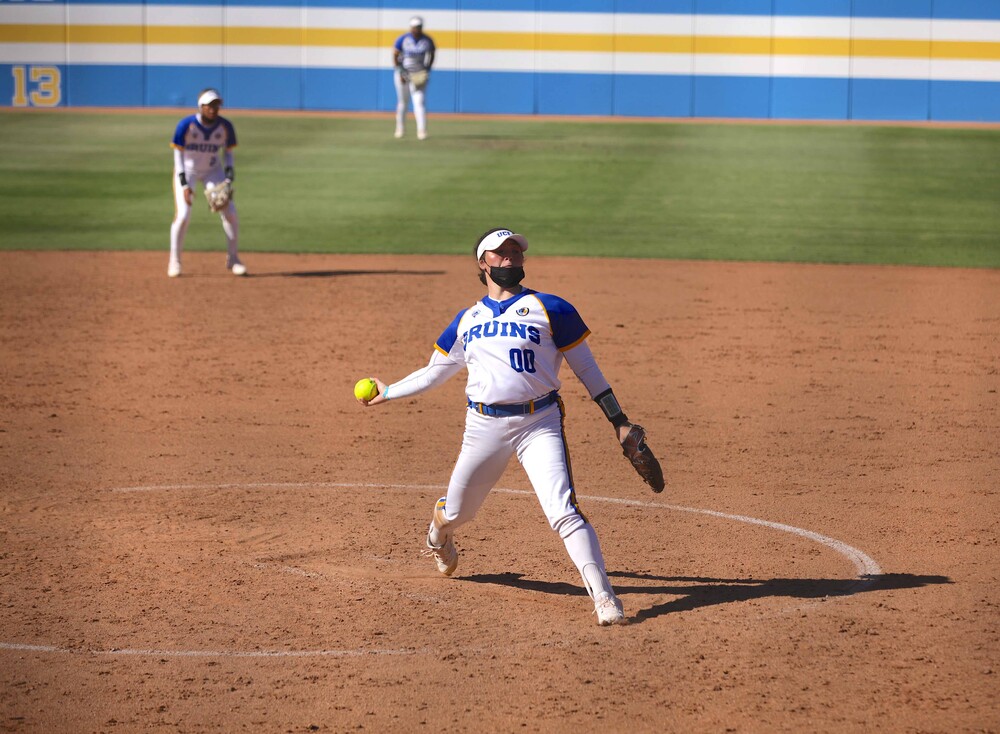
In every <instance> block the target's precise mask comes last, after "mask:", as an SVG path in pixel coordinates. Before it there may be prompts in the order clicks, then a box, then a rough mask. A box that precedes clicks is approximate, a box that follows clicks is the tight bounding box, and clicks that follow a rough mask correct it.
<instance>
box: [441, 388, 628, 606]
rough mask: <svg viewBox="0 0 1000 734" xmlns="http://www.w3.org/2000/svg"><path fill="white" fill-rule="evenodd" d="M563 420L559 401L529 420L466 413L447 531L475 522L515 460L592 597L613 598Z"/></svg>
mask: <svg viewBox="0 0 1000 734" xmlns="http://www.w3.org/2000/svg"><path fill="white" fill-rule="evenodd" d="M564 417H565V409H564V406H563V403H562V400H561V399H560V400H558V401H557V403H555V404H553V405H551V406H549V407H547V408H544V409H542V410H541V411H539V412H537V413H534V414H531V415H515V416H496V417H494V416H488V415H481V414H479V413H477V412H476V411H474V410H468V411H467V415H466V419H465V434H464V436H463V437H462V450H461V452H460V453H459V456H458V460H457V462H456V463H455V468H454V470H453V471H452V475H451V480H450V482H449V483H448V494H447V495H446V499H445V510H444V517H445V520H446V521H447V526H446V529H445V530H444V532H445V533H446V534H451V533H452V532H453V531H454V530H455V529H456V528H458V527H460V526H461V525H464V524H465V523H467V522H469V521H470V520H472V519H473V518H474V517H475V515H476V513H477V512H478V511H479V508H480V507H481V506H482V504H483V502H484V501H485V499H486V495H488V494H489V492H490V490H491V489H492V488H493V487H494V485H496V483H497V481H498V480H499V479H500V475H501V474H503V472H504V469H505V468H506V467H507V464H508V462H509V461H510V457H511V456H512V455H516V456H517V460H518V461H519V462H520V463H521V466H523V467H524V471H525V473H526V474H527V475H528V479H529V481H530V482H531V486H532V487H533V488H534V490H535V496H536V497H537V498H538V502H539V504H540V505H541V506H542V511H543V512H544V513H545V517H546V519H547V520H548V521H549V526H550V527H551V528H552V529H553V530H555V531H556V532H558V533H559V537H561V538H562V540H563V544H564V545H565V546H566V552H567V553H568V554H569V557H570V559H571V560H572V561H573V563H574V565H575V566H576V567H577V570H578V571H579V572H580V575H581V577H582V578H583V580H584V583H585V585H586V587H587V590H588V592H590V594H591V596H594V595H596V594H599V593H601V592H602V591H607V592H609V593H612V589H611V585H610V583H609V582H608V579H607V572H606V571H605V566H604V556H603V555H602V553H601V546H600V542H599V541H598V539H597V533H596V532H595V531H594V527H593V526H592V525H591V524H590V523H589V522H587V520H586V519H585V518H584V516H583V513H582V512H581V510H580V508H579V506H578V504H577V501H576V493H575V491H574V488H573V480H572V469H571V466H570V458H569V449H568V447H567V445H566V438H565V434H564V432H563V419H564ZM431 530H432V537H431V541H432V542H434V543H435V544H439V543H440V542H443V541H444V540H445V539H446V538H444V537H442V536H441V533H440V531H438V532H435V529H434V527H433V524H432V527H431ZM435 535H436V536H437V537H433V536H435Z"/></svg>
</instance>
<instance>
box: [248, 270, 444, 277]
mask: <svg viewBox="0 0 1000 734" xmlns="http://www.w3.org/2000/svg"><path fill="white" fill-rule="evenodd" d="M444 274H445V271H443V270H292V271H285V272H277V273H251V274H249V275H247V276H246V277H248V278H343V277H347V276H349V275H444Z"/></svg>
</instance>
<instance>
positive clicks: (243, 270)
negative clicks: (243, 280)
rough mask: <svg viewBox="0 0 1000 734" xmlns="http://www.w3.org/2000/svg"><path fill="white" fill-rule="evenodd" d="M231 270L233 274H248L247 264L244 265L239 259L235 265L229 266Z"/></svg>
mask: <svg viewBox="0 0 1000 734" xmlns="http://www.w3.org/2000/svg"><path fill="white" fill-rule="evenodd" d="M229 270H230V272H231V273H232V274H233V275H246V274H247V266H246V265H244V264H243V263H241V262H240V261H239V260H237V261H236V262H234V263H233V265H232V267H231V268H229Z"/></svg>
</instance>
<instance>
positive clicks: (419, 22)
mask: <svg viewBox="0 0 1000 734" xmlns="http://www.w3.org/2000/svg"><path fill="white" fill-rule="evenodd" d="M423 27H424V19H423V18H421V17H420V16H419V15H415V16H414V17H412V18H410V28H423Z"/></svg>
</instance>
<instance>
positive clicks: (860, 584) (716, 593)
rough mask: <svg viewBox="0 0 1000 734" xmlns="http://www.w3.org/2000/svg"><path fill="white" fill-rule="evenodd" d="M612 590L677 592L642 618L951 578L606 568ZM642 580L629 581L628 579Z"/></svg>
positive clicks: (567, 587)
mask: <svg viewBox="0 0 1000 734" xmlns="http://www.w3.org/2000/svg"><path fill="white" fill-rule="evenodd" d="M608 575H609V576H611V577H612V578H613V579H614V587H615V593H617V594H618V595H619V596H627V595H629V594H647V595H650V594H655V595H663V596H672V597H676V598H674V599H671V600H670V601H666V602H663V603H662V604H654V605H653V606H651V607H646V608H645V609H640V610H638V611H637V612H634V613H630V614H629V615H628V616H629V621H630V622H633V623H637V622H642V621H645V620H647V619H652V618H654V617H659V616H661V615H663V614H671V613H674V612H686V611H690V610H692V609H698V608H699V607H708V606H713V605H716V604H729V603H731V602H740V601H748V600H750V599H765V598H768V597H777V598H789V599H822V598H824V597H828V596H850V595H852V594H859V593H862V592H870V591H882V590H886V589H916V588H920V587H922V586H929V585H931V584H950V583H954V582H953V581H952V580H951V579H950V578H948V577H947V576H918V575H915V574H909V573H888V574H881V575H879V576H861V577H858V578H853V579H715V578H704V577H700V576H654V575H651V574H644V573H624V572H616V571H611V572H609V573H608ZM629 579H632V580H635V581H641V582H643V583H641V584H629V583H628V580H629ZM461 580H462V581H472V582H474V583H479V584H499V585H501V586H511V587H514V588H517V589H525V590H527V591H539V592H542V593H545V594H565V595H576V596H582V595H585V594H586V591H585V590H584V589H583V588H582V587H580V586H577V585H574V584H567V583H563V582H559V581H556V582H551V581H537V580H534V579H525V578H523V577H522V575H521V574H519V573H494V574H476V575H473V576H463V577H461Z"/></svg>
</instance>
